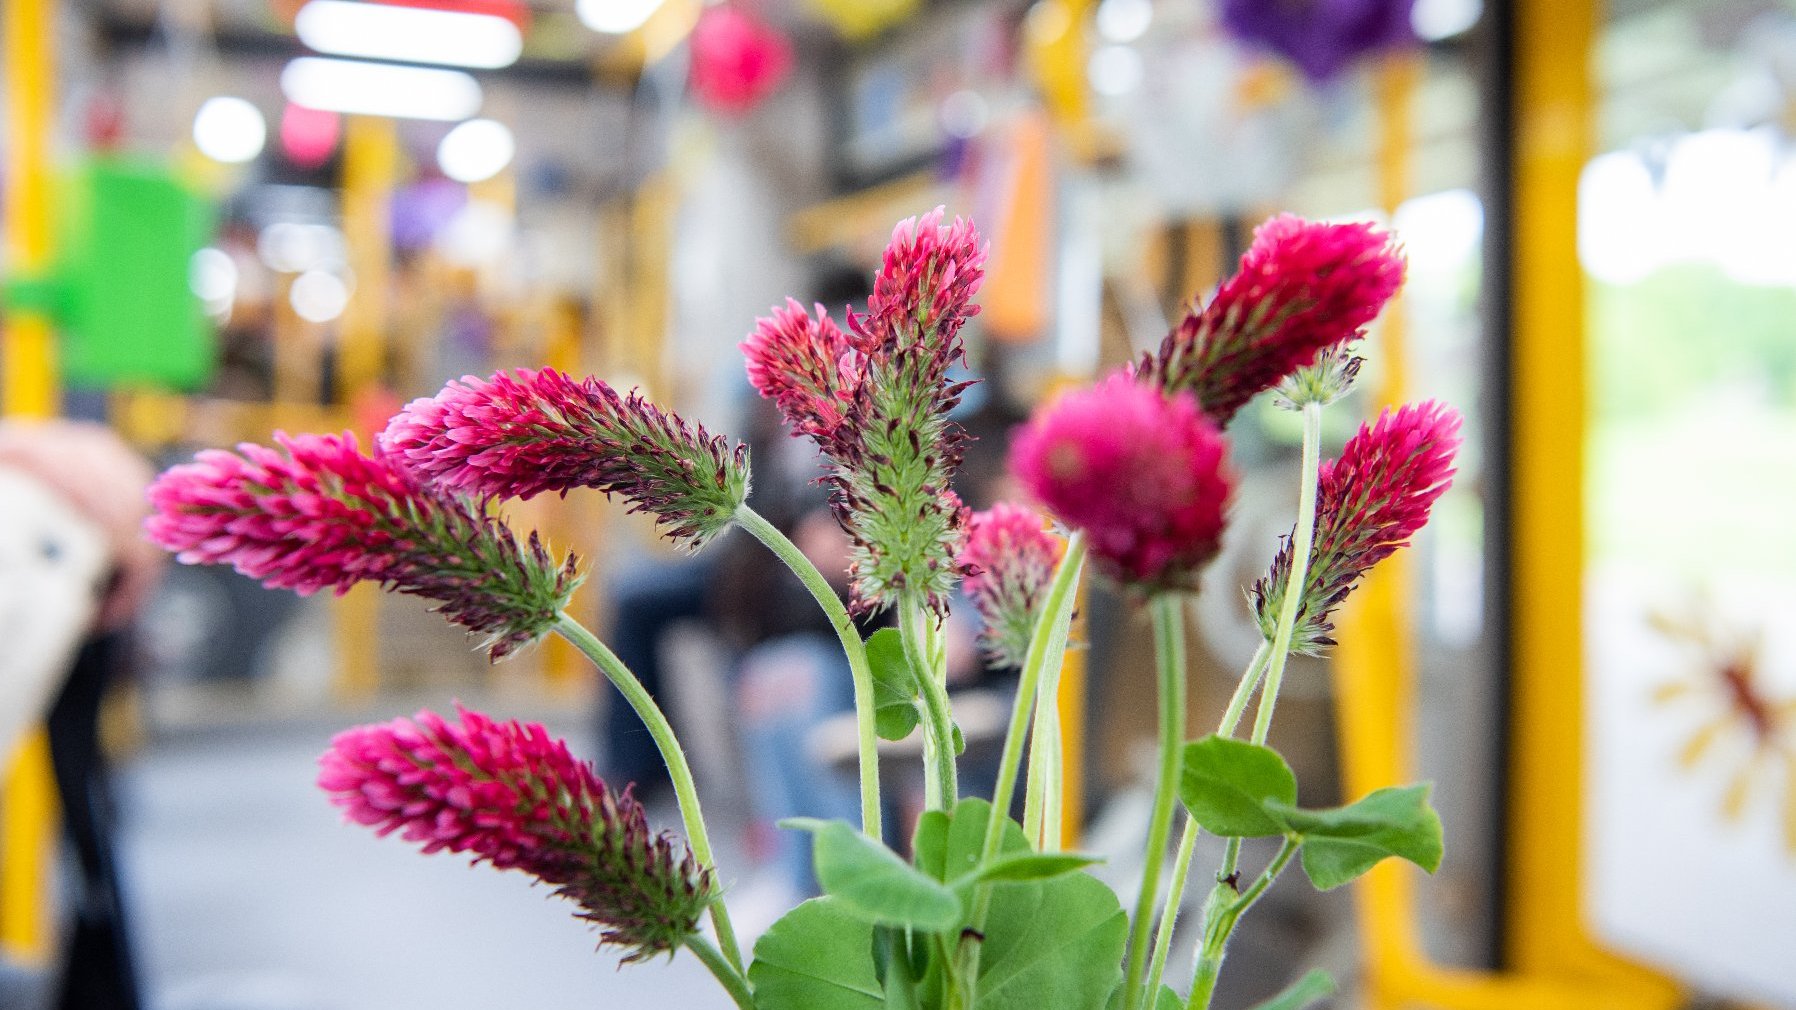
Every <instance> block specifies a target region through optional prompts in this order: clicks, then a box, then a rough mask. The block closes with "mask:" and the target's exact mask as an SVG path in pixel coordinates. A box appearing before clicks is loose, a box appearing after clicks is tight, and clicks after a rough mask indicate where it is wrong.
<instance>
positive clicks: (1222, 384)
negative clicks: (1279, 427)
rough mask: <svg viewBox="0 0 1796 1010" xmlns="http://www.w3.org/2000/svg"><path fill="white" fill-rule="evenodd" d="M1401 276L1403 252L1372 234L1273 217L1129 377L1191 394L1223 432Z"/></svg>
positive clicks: (1364, 228)
mask: <svg viewBox="0 0 1796 1010" xmlns="http://www.w3.org/2000/svg"><path fill="white" fill-rule="evenodd" d="M1403 271H1404V262H1403V254H1402V253H1401V252H1400V251H1399V250H1398V248H1397V247H1396V244H1395V243H1394V242H1393V240H1392V239H1391V236H1390V234H1389V233H1388V232H1385V231H1383V230H1382V229H1380V228H1377V227H1375V226H1373V225H1370V224H1363V223H1357V222H1354V223H1346V224H1324V223H1321V222H1316V221H1306V220H1304V219H1302V218H1300V217H1297V216H1295V215H1291V214H1281V215H1279V216H1278V217H1275V218H1273V219H1271V220H1270V221H1267V222H1266V223H1265V224H1262V225H1260V227H1259V228H1257V229H1255V231H1254V239H1253V245H1252V246H1251V247H1249V248H1248V250H1247V254H1246V255H1245V256H1243V257H1241V267H1240V270H1239V271H1238V272H1236V274H1235V275H1234V276H1233V277H1231V278H1229V279H1228V280H1226V281H1224V282H1223V283H1222V286H1221V287H1220V288H1218V289H1217V291H1216V296H1215V297H1214V298H1212V299H1210V303H1209V304H1208V305H1205V306H1204V307H1203V308H1202V309H1194V310H1192V311H1191V312H1189V313H1188V314H1186V316H1185V318H1184V320H1183V321H1181V322H1180V323H1179V325H1178V326H1177V328H1175V329H1174V330H1173V331H1172V333H1171V334H1169V335H1168V336H1167V337H1166V339H1165V340H1164V341H1163V342H1162V343H1161V344H1160V349H1159V351H1158V352H1156V353H1154V354H1149V355H1145V356H1144V357H1142V359H1141V361H1140V362H1139V363H1137V365H1136V366H1135V369H1136V372H1137V374H1139V375H1140V376H1141V377H1142V379H1143V381H1148V382H1153V383H1156V384H1158V385H1159V386H1160V387H1161V388H1162V389H1164V390H1166V391H1167V392H1178V391H1181V390H1184V391H1188V392H1190V393H1191V394H1192V395H1193V396H1196V397H1197V402H1198V403H1199V404H1200V405H1201V406H1202V407H1203V409H1204V413H1206V414H1208V415H1209V416H1210V418H1211V419H1212V420H1214V421H1215V422H1216V423H1217V424H1223V425H1226V424H1227V423H1228V422H1229V419H1230V418H1232V417H1234V416H1235V412H1236V411H1238V410H1240V409H1241V407H1242V406H1243V405H1245V404H1246V403H1247V401H1248V400H1251V399H1252V398H1253V397H1254V396H1255V395H1257V394H1259V393H1260V392H1262V391H1264V390H1267V389H1271V388H1272V387H1273V386H1276V385H1278V383H1279V382H1280V381H1282V380H1283V379H1284V378H1285V377H1286V376H1288V375H1290V374H1291V373H1292V372H1295V371H1296V370H1297V369H1298V368H1300V367H1302V366H1304V365H1307V364H1309V363H1311V362H1312V361H1314V360H1315V359H1316V356H1317V354H1318V352H1320V351H1322V350H1323V349H1324V348H1328V347H1332V346H1334V345H1337V344H1341V343H1344V342H1346V341H1349V340H1354V339H1357V338H1358V337H1359V336H1361V334H1362V333H1363V332H1364V330H1365V327H1366V326H1367V324H1369V323H1371V322H1372V320H1373V319H1376V318H1377V317H1378V313H1379V312H1380V311H1382V310H1383V308H1384V305H1385V303H1386V302H1388V301H1390V299H1391V297H1392V296H1393V295H1395V294H1396V293H1397V289H1398V288H1399V287H1401V286H1402V284H1403Z"/></svg>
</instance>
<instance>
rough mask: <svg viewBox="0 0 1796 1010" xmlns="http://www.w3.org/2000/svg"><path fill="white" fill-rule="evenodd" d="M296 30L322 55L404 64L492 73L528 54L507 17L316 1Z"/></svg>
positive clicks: (301, 12) (344, 0) (340, 0)
mask: <svg viewBox="0 0 1796 1010" xmlns="http://www.w3.org/2000/svg"><path fill="white" fill-rule="evenodd" d="M293 31H294V33H295V34H297V35H298V36H299V40H300V41H301V42H304V43H305V44H306V45H308V46H310V47H312V48H313V49H316V50H318V51H319V52H321V53H331V54H333V55H336V56H365V57H368V58H369V59H376V60H398V61H400V62H403V63H439V64H443V65H446V66H452V67H479V68H481V69H485V70H491V69H496V68H499V67H509V66H511V65H512V64H513V63H516V62H517V61H518V56H519V55H520V54H522V53H523V51H524V36H523V34H522V33H520V32H519V31H518V26H517V25H515V24H513V23H512V22H510V21H508V20H506V19H505V18H501V17H495V16H494V15H491V14H474V13H469V12H466V11H452V10H440V9H434V8H430V7H408V6H400V5H397V4H385V3H363V2H350V0H311V2H310V3H308V4H306V5H305V6H304V7H301V8H300V9H299V14H298V15H297V16H296V17H295V18H294V20H293Z"/></svg>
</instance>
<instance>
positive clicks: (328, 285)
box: [287, 270, 349, 323]
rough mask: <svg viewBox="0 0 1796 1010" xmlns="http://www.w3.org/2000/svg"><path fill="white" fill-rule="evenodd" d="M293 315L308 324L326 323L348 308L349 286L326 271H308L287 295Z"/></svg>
mask: <svg viewBox="0 0 1796 1010" xmlns="http://www.w3.org/2000/svg"><path fill="white" fill-rule="evenodd" d="M287 297H288V300H289V301H290V302H291V303H292V305H293V313H294V315H297V316H299V318H301V319H304V320H305V321H306V322H308V323H328V322H330V321H331V320H333V319H335V318H337V317H338V316H340V315H342V314H343V309H344V308H345V307H346V306H347V305H348V304H349V285H347V284H345V283H343V278H341V277H338V276H337V275H336V274H333V273H331V272H330V271H328V270H307V271H306V272H305V273H303V274H300V275H299V276H298V277H296V278H294V279H293V288H292V290H291V291H289V292H288V295H287Z"/></svg>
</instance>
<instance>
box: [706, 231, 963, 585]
mask: <svg viewBox="0 0 1796 1010" xmlns="http://www.w3.org/2000/svg"><path fill="white" fill-rule="evenodd" d="M942 214H943V212H942V210H941V208H939V207H938V208H936V209H935V210H934V211H931V212H930V213H928V214H925V215H923V217H922V218H920V219H918V218H912V219H910V220H907V221H904V222H902V223H900V224H899V225H898V227H897V228H896V229H895V230H894V231H893V233H892V241H891V244H890V245H889V246H888V247H887V248H886V254H885V262H884V265H883V266H882V267H881V269H880V272H879V275H878V277H877V279H876V280H875V282H874V291H873V295H872V297H871V298H870V299H869V301H868V304H867V311H866V312H865V313H861V314H855V313H852V312H851V313H850V316H849V331H848V332H846V333H845V332H844V331H842V330H841V329H839V328H838V327H837V326H836V325H835V323H833V322H832V321H830V319H829V318H828V316H827V314H826V313H825V312H824V311H823V309H822V308H821V307H819V308H818V310H817V315H816V317H815V318H813V317H812V316H810V315H808V314H806V313H805V311H804V310H803V309H802V308H800V307H799V306H798V305H797V304H796V303H793V302H788V303H787V305H786V307H785V308H784V309H776V310H774V314H773V316H772V317H771V318H766V319H762V320H760V321H759V323H758V325H757V327H756V330H755V332H754V333H753V334H752V335H750V336H749V338H748V340H747V341H745V342H744V343H743V345H742V348H743V350H744V351H745V352H746V353H747V355H748V372H749V381H750V382H752V383H753V384H754V386H755V388H756V389H757V390H759V391H760V393H761V395H763V396H766V397H769V398H771V399H773V400H774V401H775V402H776V403H777V404H778V405H779V408H780V411H781V413H782V414H783V415H784V416H785V418H786V420H787V422H788V423H789V424H791V425H792V427H793V428H794V429H795V430H797V431H798V432H801V433H804V434H808V435H810V436H811V437H812V438H813V439H814V440H815V441H816V442H817V445H818V447H819V448H820V449H822V450H823V454H824V455H825V456H826V457H827V458H828V459H829V463H830V472H829V474H828V475H827V476H826V477H825V478H824V481H825V482H826V483H827V484H829V486H830V487H831V489H832V491H833V494H832V495H831V498H830V504H831V507H832V509H833V510H834V512H835V514H836V518H837V520H838V521H839V522H840V523H841V524H842V528H843V529H844V530H846V531H847V533H848V535H849V537H850V538H851V539H852V541H853V550H852V556H851V561H850V564H851V587H852V589H853V593H854V603H855V608H856V609H857V610H858V611H861V612H868V611H873V610H878V609H880V608H882V607H885V606H887V605H890V604H892V603H894V602H896V601H897V600H898V599H899V598H900V597H902V596H904V595H905V594H913V593H914V594H916V595H917V596H918V597H920V598H921V599H922V600H923V601H924V602H926V603H927V604H928V605H929V606H931V607H933V608H935V609H937V610H940V609H944V608H945V607H946V605H947V594H948V592H949V590H950V589H952V588H953V585H954V581H955V579H956V578H958V576H959V572H960V569H959V566H958V565H957V564H956V563H955V560H954V559H955V555H956V554H957V553H958V552H959V549H960V542H961V538H962V536H963V533H964V530H963V528H962V527H963V525H964V513H965V507H964V506H963V505H962V504H961V502H960V499H959V498H958V497H956V496H955V494H954V492H953V491H952V490H950V489H949V482H950V480H951V479H952V477H953V476H954V471H955V469H956V468H957V467H958V466H959V465H960V458H961V450H962V446H963V443H964V442H965V435H964V433H963V432H962V431H961V428H960V426H959V425H958V424H956V423H954V422H953V421H951V420H949V418H948V413H949V411H951V410H953V409H954V407H955V405H956V404H958V403H959V402H960V396H961V394H962V393H963V392H964V391H965V389H966V385H965V384H964V383H956V382H952V381H950V380H949V378H948V370H949V367H950V366H951V365H953V364H954V363H955V362H956V361H957V360H959V359H960V358H961V357H962V356H963V354H962V347H961V342H960V328H961V324H963V323H964V322H965V321H966V320H967V319H968V318H969V317H971V316H972V315H973V314H974V313H976V312H977V311H978V310H977V309H976V308H974V307H973V306H972V304H971V300H972V297H973V295H974V293H975V292H977V290H978V288H979V282H980V280H981V279H982V278H983V276H984V263H985V246H984V244H983V243H982V242H981V241H980V238H979V233H978V232H977V231H976V230H975V229H974V228H973V225H972V223H971V222H968V221H964V220H961V219H959V218H956V219H955V221H954V223H952V224H948V225H944V224H942V223H941V220H942Z"/></svg>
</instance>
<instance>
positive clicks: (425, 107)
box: [281, 56, 481, 121]
mask: <svg viewBox="0 0 1796 1010" xmlns="http://www.w3.org/2000/svg"><path fill="white" fill-rule="evenodd" d="M281 91H282V93H284V94H285V95H286V96H287V100H288V101H289V102H292V103H293V104H295V105H303V106H305V107H306V108H308V109H323V110H325V111H327V112H347V113H350V114H354V115H363V116H391V117H393V118H395V119H441V120H451V121H452V120H457V119H467V118H468V117H469V116H472V115H474V114H475V113H476V112H479V111H480V101H481V94H480V82H478V81H476V80H474V78H472V77H470V76H469V75H467V74H464V73H462V72H461V71H459V70H438V69H435V68H432V67H396V66H392V65H391V64H386V63H360V62H357V61H355V60H328V59H323V58H321V57H317V56H301V57H300V58H299V59H296V60H294V61H293V62H291V63H289V64H287V68H286V69H285V70H282V71H281Z"/></svg>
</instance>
